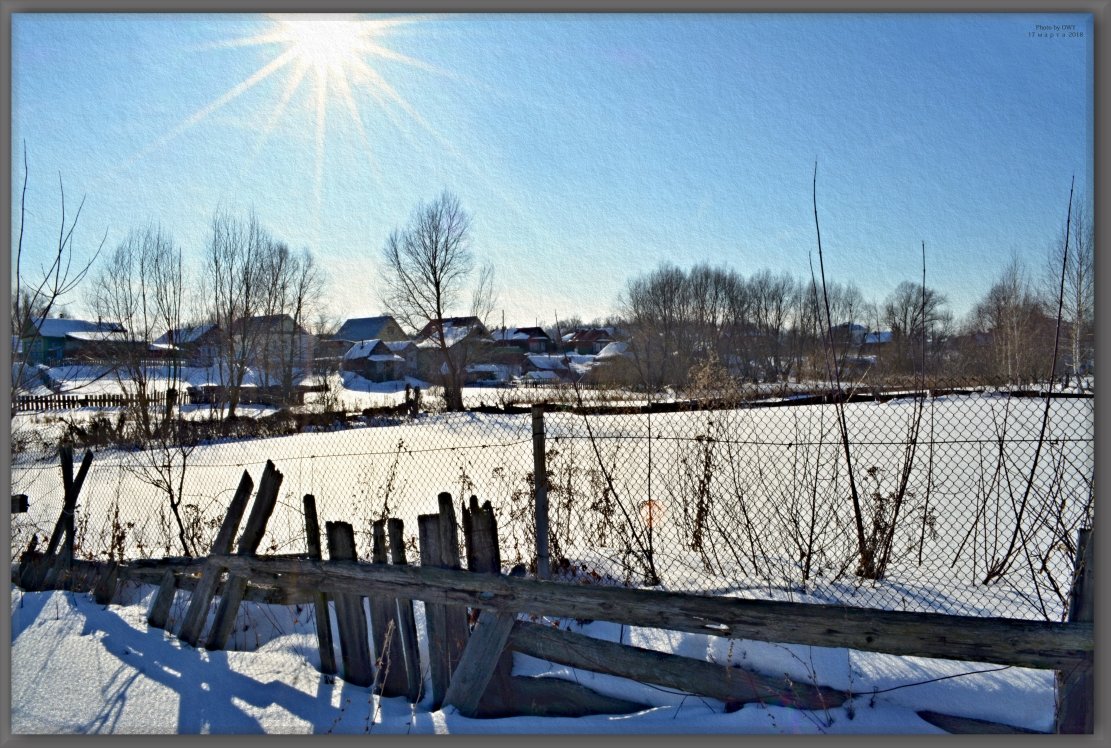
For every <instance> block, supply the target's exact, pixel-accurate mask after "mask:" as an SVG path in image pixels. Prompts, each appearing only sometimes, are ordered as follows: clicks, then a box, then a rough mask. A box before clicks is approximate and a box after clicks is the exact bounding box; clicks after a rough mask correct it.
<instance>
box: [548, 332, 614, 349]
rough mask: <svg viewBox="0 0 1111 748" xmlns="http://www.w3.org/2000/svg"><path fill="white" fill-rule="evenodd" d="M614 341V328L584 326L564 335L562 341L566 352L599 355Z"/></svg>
mask: <svg viewBox="0 0 1111 748" xmlns="http://www.w3.org/2000/svg"><path fill="white" fill-rule="evenodd" d="M613 341H614V337H613V331H612V330H608V329H606V328H604V327H583V328H579V329H577V330H575V331H574V332H569V333H567V334H566V335H564V336H563V340H562V341H561V342H562V344H563V351H564V352H565V353H578V354H582V355H597V354H599V353H601V352H602V349H603V348H605V347H606V346H607V345H609V344H610V343H612V342H613Z"/></svg>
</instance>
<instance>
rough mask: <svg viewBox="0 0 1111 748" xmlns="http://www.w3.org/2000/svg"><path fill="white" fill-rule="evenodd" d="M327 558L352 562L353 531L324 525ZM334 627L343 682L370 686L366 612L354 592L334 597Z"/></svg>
mask: <svg viewBox="0 0 1111 748" xmlns="http://www.w3.org/2000/svg"><path fill="white" fill-rule="evenodd" d="M325 528H326V530H327V535H328V556H329V558H331V559H332V560H333V561H349V560H350V561H354V560H355V531H354V529H353V528H352V527H351V525H350V524H349V523H347V522H328V523H327V524H326V525H325ZM335 601H336V623H337V628H338V629H339V648H340V655H341V657H342V658H343V679H344V680H346V681H347V682H348V683H352V684H354V685H356V686H370V685H372V684H373V683H374V665H373V664H372V662H371V654H370V640H369V639H368V638H367V622H366V611H365V610H363V596H362V595H361V594H359V593H358V592H341V593H336V595H335Z"/></svg>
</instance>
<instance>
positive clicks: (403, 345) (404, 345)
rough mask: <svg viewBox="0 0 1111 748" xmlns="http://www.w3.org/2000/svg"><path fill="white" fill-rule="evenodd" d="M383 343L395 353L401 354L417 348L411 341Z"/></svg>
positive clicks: (388, 341) (387, 341)
mask: <svg viewBox="0 0 1111 748" xmlns="http://www.w3.org/2000/svg"><path fill="white" fill-rule="evenodd" d="M383 342H384V343H385V345H386V347H387V348H389V349H390V350H391V351H393V352H394V353H399V352H401V351H404V350H408V349H409V348H415V347H416V346H415V345H414V344H413V341H411V340H386V341H383Z"/></svg>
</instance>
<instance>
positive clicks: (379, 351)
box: [343, 338, 404, 361]
mask: <svg viewBox="0 0 1111 748" xmlns="http://www.w3.org/2000/svg"><path fill="white" fill-rule="evenodd" d="M357 358H368V359H370V360H371V361H403V360H404V359H402V358H401V357H400V356H395V355H394V354H393V353H391V352H390V349H389V348H387V347H386V345H385V344H384V343H383V342H382V341H381V340H378V339H377V338H375V339H373V340H360V341H359V342H357V343H355V344H354V345H353V346H351V347H350V348H349V349H348V350H347V353H345V354H343V360H344V361H353V360H355V359H357Z"/></svg>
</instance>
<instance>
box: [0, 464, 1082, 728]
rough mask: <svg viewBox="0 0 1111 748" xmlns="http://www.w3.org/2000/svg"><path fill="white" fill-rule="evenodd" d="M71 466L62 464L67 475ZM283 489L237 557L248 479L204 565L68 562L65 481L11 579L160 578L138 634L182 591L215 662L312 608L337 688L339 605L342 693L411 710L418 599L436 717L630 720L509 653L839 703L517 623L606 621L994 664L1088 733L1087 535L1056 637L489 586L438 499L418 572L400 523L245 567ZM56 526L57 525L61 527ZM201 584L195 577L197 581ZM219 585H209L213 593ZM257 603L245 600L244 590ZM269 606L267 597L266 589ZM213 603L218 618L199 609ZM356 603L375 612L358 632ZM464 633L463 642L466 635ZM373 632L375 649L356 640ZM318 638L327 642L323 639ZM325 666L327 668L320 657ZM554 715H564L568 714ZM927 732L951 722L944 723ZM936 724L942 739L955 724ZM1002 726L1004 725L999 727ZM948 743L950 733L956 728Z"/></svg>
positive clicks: (252, 520)
mask: <svg viewBox="0 0 1111 748" xmlns="http://www.w3.org/2000/svg"><path fill="white" fill-rule="evenodd" d="M71 467H72V466H71ZM283 477H284V476H283V475H282V474H281V473H280V472H278V471H277V470H276V469H275V467H274V465H273V463H272V462H267V466H266V470H265V471H264V473H263V476H262V480H261V482H260V484H259V489H258V492H257V495H256V498H255V501H254V502H253V504H252V508H251V512H250V515H249V516H248V518H247V524H246V526H245V528H244V530H243V532H242V534H241V535H240V538H239V544H238V549H237V551H236V553H235V554H231V553H230V552H231V544H232V538H233V536H234V535H235V532H236V530H237V529H238V526H239V523H240V518H241V517H242V516H243V514H244V511H245V508H246V503H247V498H248V497H249V495H250V493H251V490H252V488H253V481H252V480H251V478H250V475H249V474H248V473H247V472H246V471H244V473H243V476H242V478H241V481H240V484H239V488H238V490H237V491H236V494H235V498H234V500H233V502H232V504H231V506H230V507H229V510H228V512H227V514H226V516H225V517H224V520H223V522H222V523H221V527H220V532H219V534H218V536H217V539H216V541H215V542H214V543H213V545H212V548H211V555H209V556H208V557H207V558H205V559H203V560H195V559H190V560H186V561H182V560H180V559H166V560H164V561H162V562H154V561H147V562H133V563H124V564H115V563H113V564H91V563H85V564H80V563H78V564H74V562H73V560H72V556H71V555H70V553H71V551H72V548H73V543H74V530H73V522H72V515H73V512H72V509H71V508H69V507H72V506H73V505H74V503H75V501H76V495H77V493H78V491H79V490H80V485H79V483H80V481H79V480H77V481H76V482H75V481H73V480H71V481H67V497H66V498H67V510H66V511H63V513H62V516H60V517H59V520H58V524H57V527H58V528H63V530H61V531H59V534H64V536H65V537H64V540H62V541H61V551H60V552H57V553H56V552H55V551H56V550H57V548H58V544H57V543H52V544H51V547H50V548H48V550H47V552H46V553H44V554H35V553H33V552H29V553H26V554H24V557H23V558H22V559H21V562H20V563H19V564H17V565H15V566H14V567H13V579H14V580H16V581H18V582H19V583H20V584H21V585H23V586H24V587H25V588H28V589H41V588H43V587H56V588H63V589H74V590H76V589H85V590H88V589H92V590H94V591H95V594H96V597H97V600H98V602H101V603H104V604H107V603H110V602H111V601H112V599H113V597H114V595H115V591H116V588H117V587H118V585H119V582H120V581H121V579H124V578H134V579H139V580H142V579H147V580H150V579H151V575H152V573H153V574H154V575H158V574H161V578H160V579H159V591H158V594H157V595H156V597H155V599H154V602H153V603H152V606H151V609H150V613H149V615H148V622H149V623H150V625H152V626H154V627H158V628H166V629H168V630H172V627H173V623H172V622H171V621H170V620H169V617H168V614H169V612H170V610H171V604H172V602H173V599H174V596H175V594H176V591H177V589H179V588H182V589H189V590H190V599H189V608H188V611H187V612H186V613H185V615H184V617H183V619H182V620H181V622H180V630H179V636H180V637H181V639H182V640H183V641H185V642H186V643H188V644H190V645H192V646H197V645H198V644H199V641H200V639H201V632H202V631H203V629H204V623H205V619H206V618H210V619H211V623H210V624H209V626H208V634H207V637H206V638H205V646H206V648H208V649H223V648H224V647H225V646H226V644H227V637H228V633H229V631H230V630H231V628H232V625H233V624H234V620H235V617H236V613H237V610H238V607H239V604H240V602H241V601H242V600H243V599H245V598H250V597H251V596H252V595H251V593H252V592H253V596H254V597H255V598H256V599H257V598H260V597H261V598H262V599H268V597H267V596H268V595H269V596H270V597H276V598H278V599H282V600H284V601H286V602H290V601H294V600H296V601H300V602H302V603H309V604H312V605H313V606H314V610H315V611H316V615H317V622H318V632H319V634H320V638H319V645H320V647H321V650H322V651H321V658H320V662H321V667H322V669H323V670H324V671H325V672H333V673H334V672H335V671H336V667H335V659H334V653H333V652H332V651H331V648H332V646H333V645H332V641H331V638H330V632H331V625H330V623H329V622H328V615H329V612H330V610H329V606H328V605H327V603H328V600H329V599H331V600H332V601H333V603H334V607H335V613H336V615H337V618H338V620H337V623H338V630H339V635H340V641H339V648H340V652H341V654H342V662H343V675H344V678H345V679H346V680H348V681H350V682H352V683H353V684H355V685H361V686H366V687H371V688H372V689H373V690H374V691H375V692H377V693H379V694H381V695H384V696H397V695H403V696H405V697H406V698H408V699H409V700H410V701H411V702H414V703H415V702H416V701H418V700H419V699H420V696H421V694H422V692H423V688H424V676H423V668H422V667H421V664H420V653H419V651H418V649H419V648H418V647H417V644H416V642H417V637H416V633H415V628H414V627H415V618H414V615H413V601H414V600H420V601H422V602H423V604H424V610H425V617H424V620H425V625H426V626H427V630H428V637H427V641H428V643H429V644H428V653H427V658H428V662H427V665H428V668H427V669H428V671H429V673H430V677H429V682H430V688H431V693H432V708H433V709H438V708H440V707H441V705H448V706H452V707H454V708H455V709H457V710H458V711H459V712H460V713H462V714H464V715H466V716H471V717H479V716H487V717H489V716H506V715H509V714H521V713H524V714H529V713H532V714H535V713H536V705H537V704H546V706H544V707H543V709H544V710H546V711H545V712H543V713H551V709H552V707H553V704H554V705H556V708H557V709H558V708H561V707H562V708H564V709H565V710H573V713H576V714H581V713H588V712H591V711H602V712H616V711H621V710H625V711H635V710H638V709H639V708H641V707H642V705H636V704H631V703H624V704H620V703H615V702H614V700H613V699H608V698H605V697H602V696H601V695H600V694H597V693H595V692H593V691H591V690H590V689H586V688H585V687H582V686H578V685H576V684H573V683H569V682H566V681H557V680H554V679H547V678H539V679H537V678H515V677H513V676H512V675H511V670H512V664H511V661H510V659H509V658H510V657H511V655H509V654H508V653H509V652H512V651H517V652H521V653H524V654H528V655H531V656H533V657H538V658H541V659H547V660H550V661H552V662H557V663H560V664H565V665H570V666H572V667H577V668H584V669H589V670H593V671H597V672H601V673H606V674H610V675H616V676H620V677H625V678H633V679H640V680H642V681H644V682H647V683H652V684H657V685H663V686H668V687H673V688H678V689H680V690H683V691H688V692H690V693H694V694H702V695H707V696H712V697H715V698H721V699H723V700H726V701H727V702H733V703H734V704H743V703H745V702H764V703H778V704H785V705H788V706H794V707H796V708H801V709H818V708H828V707H830V706H837V705H839V704H841V703H843V702H844V701H845V700H847V699H848V698H850V695H849V694H846V693H840V692H838V691H836V690H834V689H830V688H826V687H821V686H818V685H817V684H800V683H797V682H796V683H792V682H787V681H783V679H780V678H775V677H770V676H767V675H765V674H760V673H755V672H750V671H745V670H739V669H737V668H732V667H726V666H719V665H714V664H712V663H708V662H703V661H696V660H692V659H688V658H685V657H681V656H676V655H670V654H665V653H660V652H655V651H652V650H645V649H640V648H637V647H631V646H625V645H623V644H615V643H611V642H604V641H600V640H595V639H592V638H590V637H587V636H583V635H581V634H575V633H571V632H569V631H562V630H558V629H553V628H551V627H548V626H541V625H538V624H536V623H531V622H528V621H526V620H521V618H520V616H521V615H522V614H525V615H533V616H554V617H558V618H567V617H575V618H580V619H583V618H585V619H600V620H607V621H612V622H616V623H621V624H626V625H633V626H642V627H648V628H658V629H668V630H674V631H681V632H688V633H696V634H709V635H712V636H720V637H725V638H729V639H753V640H759V641H774V642H780V643H794V644H809V645H815V646H823V647H844V648H851V649H857V650H861V651H869V652H885V653H890V654H897V655H910V656H919V657H938V658H944V659H950V660H969V661H976V662H994V663H999V664H1003V665H1014V666H1019V667H1029V668H1043V669H1054V670H1057V671H1059V682H1060V683H1061V685H1062V688H1061V691H1060V694H1061V698H1060V706H1059V713H1058V719H1057V722H1056V731H1057V732H1072V733H1075V732H1081V733H1090V732H1092V729H1093V728H1092V724H1093V723H1092V709H1093V689H1092V683H1093V676H1092V672H1093V671H1092V659H1093V652H1094V632H1093V624H1092V622H1091V621H1092V617H1091V593H1092V590H1093V586H1092V568H1091V559H1092V544H1091V543H1090V542H1089V539H1090V530H1085V531H1084V532H1083V533H1082V534H1081V536H1080V538H1079V539H1078V545H1079V546H1080V548H1081V552H1080V554H1079V555H1078V557H1077V564H1076V570H1075V573H1074V575H1073V576H1074V579H1075V582H1074V584H1073V587H1072V593H1071V596H1072V599H1073V603H1074V604H1073V606H1072V609H1071V611H1070V613H1071V615H1072V616H1073V618H1074V620H1072V621H1070V622H1067V623H1056V622H1047V621H1037V622H1035V621H1015V620H1005V619H983V618H972V617H963V616H947V615H938V614H924V613H908V612H899V611H879V610H863V609H858V608H851V607H843V606H828V605H809V604H800V603H789V602H781V601H769V600H744V599H739V598H733V597H720V598H711V597H704V596H697V595H688V594H679V593H671V592H664V591H659V590H643V589H623V588H613V587H601V586H595V585H585V586H584V585H570V584H564V583H558V582H550V581H545V580H540V579H527V578H523V577H522V574H523V570H522V569H519V568H518V569H515V570H514V571H513V572H512V573H511V574H510V575H509V576H505V575H503V574H502V573H501V571H502V563H501V555H500V549H499V546H498V542H497V538H498V532H497V520H496V516H495V513H494V511H493V508H492V506H491V504H490V502H489V501H486V502H485V504H484V505H483V506H481V507H480V506H479V504H478V500H477V498H476V497H474V496H472V497H471V499H470V504H469V506H468V505H467V504H463V505H462V507H461V509H462V529H463V542H462V545H463V546H464V547H465V557H466V561H467V570H466V571H463V569H462V558H461V555H460V552H459V548H460V542H459V538H458V536H457V533H458V527H459V526H458V524H457V522H456V515H455V509H454V503H453V500H452V497H451V495H450V494H448V493H441V494H440V495H439V497H438V506H439V509H440V511H439V513H437V514H429V515H421V516H420V517H419V518H418V519H419V524H420V560H421V564H420V565H419V566H409V565H408V564H407V563H406V561H405V548H404V544H403V541H402V528H401V523H400V522H399V521H397V520H390V533H389V536H390V539H389V543H388V545H389V551H388V553H389V555H390V557H392V558H390V560H391V561H392V563H387V557H388V556H387V540H386V537H387V536H386V530H385V526H386V523H387V520H384V519H383V520H379V521H378V522H377V523H376V524H375V535H374V550H373V557H372V563H369V564H368V563H363V562H359V561H358V560H357V559H356V554H355V547H354V531H353V529H352V526H351V525H350V524H349V523H346V522H329V523H328V528H327V529H328V532H327V535H328V545H329V555H330V560H329V561H327V562H324V561H322V560H320V558H319V556H320V553H319V538H317V542H316V547H315V548H314V547H313V543H312V542H310V543H309V546H310V548H309V551H308V552H307V553H305V554H296V555H294V556H287V557H265V556H259V555H257V554H256V550H257V547H258V543H259V540H260V539H261V537H262V535H263V533H264V531H265V526H266V524H267V522H268V521H269V518H270V516H271V513H272V511H273V507H274V501H275V498H276V496H277V495H278V492H279V487H280V485H281V483H282V480H283ZM311 499H312V497H310V496H306V497H305V502H304V504H303V506H304V509H305V516H304V523H305V527H306V530H307V532H308V533H309V534H314V533H315V534H317V535H318V534H319V524H318V520H317V518H316V516H315V501H313V500H311ZM67 512H68V514H67ZM198 572H199V576H198ZM225 574H226V578H224V579H223V580H222V581H221V577H223V576H224V575H225ZM252 588H253V589H252ZM266 590H268V591H269V592H268V593H267V592H262V594H261V595H260V592H261V591H266ZM217 593H219V595H220V600H219V604H218V605H217V607H216V611H215V615H214V616H210V615H208V613H209V607H210V602H211V600H212V599H213V597H214V596H215V595H216V594H217ZM364 598H368V599H369V602H370V606H369V609H370V612H371V615H370V620H369V627H368V620H367V618H366V613H365V611H366V609H365V608H364V606H363V600H364ZM469 621H473V622H474V625H473V627H472V626H470V625H469V624H468V622H469ZM368 631H369V632H370V633H369V637H368ZM326 632H327V635H326ZM325 648H327V649H328V650H329V651H328V652H327V655H326V654H325V652H324V649H325ZM564 713H567V712H566V711H565V712H564ZM932 719H933V720H935V721H936V720H938V719H940V720H941V721H947V720H946V718H945V717H944V715H932ZM947 722H948V724H950V725H952V724H954V723H953V721H952V720H948V721H947ZM996 727H1003V728H1005V727H1006V726H996ZM951 729H952V728H951Z"/></svg>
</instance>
